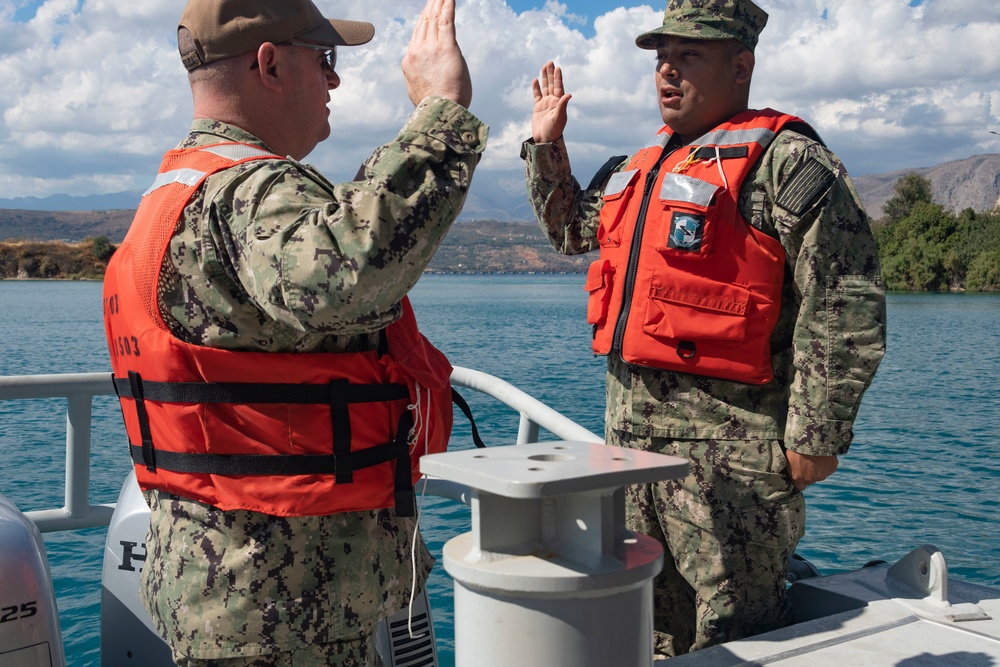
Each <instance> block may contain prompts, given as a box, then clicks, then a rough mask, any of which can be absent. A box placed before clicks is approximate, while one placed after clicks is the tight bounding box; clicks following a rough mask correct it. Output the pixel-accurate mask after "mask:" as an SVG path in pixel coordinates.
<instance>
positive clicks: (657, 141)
mask: <svg viewBox="0 0 1000 667" xmlns="http://www.w3.org/2000/svg"><path fill="white" fill-rule="evenodd" d="M668 141H670V135H669V134H658V135H656V136H655V137H653V140H652V141H650V142H649V143H648V144H646V145H645V146H643V147H642V148H641V149H640V150H646V149H647V148H659V149H660V150H663V149H664V148H666V147H667V142H668Z"/></svg>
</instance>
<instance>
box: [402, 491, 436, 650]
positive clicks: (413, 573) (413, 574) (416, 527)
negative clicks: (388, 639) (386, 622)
mask: <svg viewBox="0 0 1000 667" xmlns="http://www.w3.org/2000/svg"><path fill="white" fill-rule="evenodd" d="M418 481H422V482H423V483H424V486H423V488H422V489H421V490H420V499H419V500H418V501H417V517H416V519H414V520H413V538H412V540H411V541H410V604H409V609H408V612H407V614H406V631H407V632H408V633H409V635H410V639H419V638H421V637H423V636H424V634H423V633H421V634H419V635H415V634H413V601H414V599H416V596H417V535H418V534H419V532H420V513H421V511H422V510H423V508H424V493H425V492H426V491H427V475H421V476H420V480H418ZM428 623H430V619H428Z"/></svg>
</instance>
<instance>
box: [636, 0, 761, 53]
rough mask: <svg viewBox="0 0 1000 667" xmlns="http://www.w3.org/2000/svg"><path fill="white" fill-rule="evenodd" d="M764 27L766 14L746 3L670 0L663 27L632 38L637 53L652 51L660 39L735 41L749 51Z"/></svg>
mask: <svg viewBox="0 0 1000 667" xmlns="http://www.w3.org/2000/svg"><path fill="white" fill-rule="evenodd" d="M766 24H767V12H765V11H764V10H763V9H761V8H760V7H758V6H757V5H755V4H754V3H753V2H751V1H750V0H670V2H668V3H667V10H666V11H665V12H664V13H663V25H662V26H660V27H659V28H656V29H655V30H650V31H649V32H644V33H642V34H641V35H639V36H638V37H636V38H635V43H636V45H637V46H638V47H639V48H641V49H655V48H656V47H657V46H658V45H659V42H660V37H663V36H665V35H673V36H676V37H687V38H688V39H735V40H737V41H739V42H743V44H745V45H746V46H747V47H748V48H749V49H750V50H751V51H753V50H754V48H755V47H756V46H757V38H758V37H759V36H760V32H761V30H763V29H764V26H765V25H766Z"/></svg>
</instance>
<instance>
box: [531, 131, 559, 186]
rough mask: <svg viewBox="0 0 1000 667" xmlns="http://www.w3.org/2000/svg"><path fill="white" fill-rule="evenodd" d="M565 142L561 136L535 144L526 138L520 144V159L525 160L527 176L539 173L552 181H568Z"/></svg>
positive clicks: (532, 176)
mask: <svg viewBox="0 0 1000 667" xmlns="http://www.w3.org/2000/svg"><path fill="white" fill-rule="evenodd" d="M567 156H568V153H567V152H566V143H565V142H564V141H563V138H562V137H559V138H558V139H556V140H555V141H552V142H550V143H545V144H536V143H535V140H534V139H528V140H527V141H525V142H524V143H523V144H521V159H522V160H524V162H525V167H526V169H527V173H528V178H529V179H533V178H534V177H535V176H537V175H539V174H544V175H545V178H547V179H548V180H550V181H552V182H556V183H558V182H562V181H568V180H570V178H571V170H570V166H569V158H568V157H567Z"/></svg>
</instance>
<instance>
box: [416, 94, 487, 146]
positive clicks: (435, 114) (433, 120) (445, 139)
mask: <svg viewBox="0 0 1000 667" xmlns="http://www.w3.org/2000/svg"><path fill="white" fill-rule="evenodd" d="M408 135H409V136H413V135H423V136H427V137H430V138H431V139H437V140H438V141H440V142H441V143H443V144H444V145H445V146H447V147H448V148H450V149H451V150H453V151H455V152H456V153H482V152H483V151H484V150H486V139H487V136H488V135H489V127H487V126H486V125H485V124H484V123H483V122H482V121H481V120H479V119H478V118H476V117H475V116H474V115H473V114H472V113H471V112H469V110H468V109H466V108H465V107H463V106H462V105H461V104H458V103H456V102H452V101H451V100H448V99H445V98H443V97H428V98H427V99H425V100H423V101H422V102H421V103H420V104H418V105H417V108H416V109H414V110H413V113H412V114H410V118H409V119H408V120H407V121H406V124H405V125H403V129H402V130H401V131H400V139H402V140H404V141H405V137H406V136H408Z"/></svg>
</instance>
